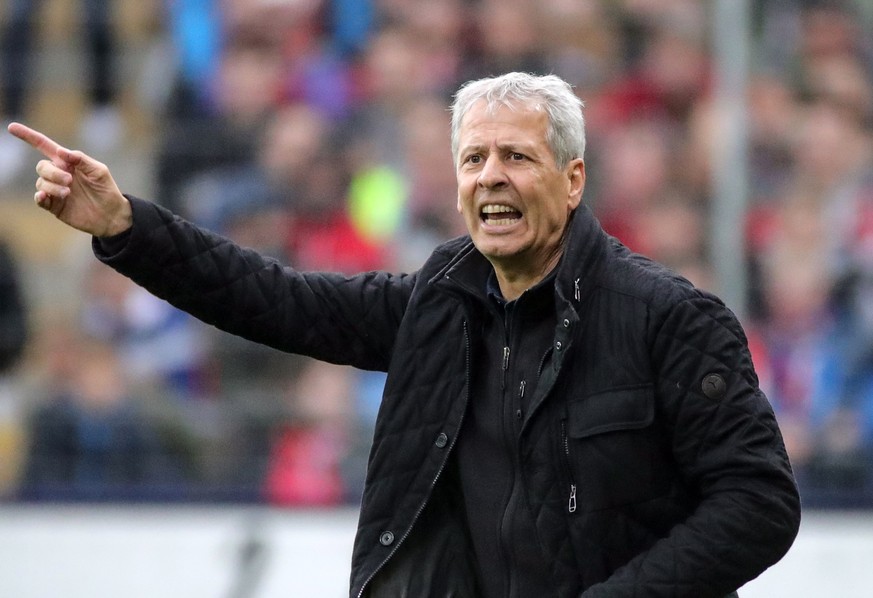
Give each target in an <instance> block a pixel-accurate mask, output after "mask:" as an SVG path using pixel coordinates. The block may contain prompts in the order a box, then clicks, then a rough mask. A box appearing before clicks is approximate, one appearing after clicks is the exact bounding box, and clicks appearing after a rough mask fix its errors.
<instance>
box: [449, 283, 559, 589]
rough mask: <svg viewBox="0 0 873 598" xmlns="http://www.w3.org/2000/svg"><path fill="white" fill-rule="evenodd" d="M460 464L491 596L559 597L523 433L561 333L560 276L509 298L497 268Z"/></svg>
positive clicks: (470, 520) (486, 298)
mask: <svg viewBox="0 0 873 598" xmlns="http://www.w3.org/2000/svg"><path fill="white" fill-rule="evenodd" d="M488 280H489V283H488V288H487V289H486V292H485V293H484V297H480V299H482V300H483V302H484V304H485V305H484V309H483V310H482V312H483V313H484V314H485V317H484V318H483V320H484V321H483V322H482V329H481V340H482V342H481V344H479V346H478V350H477V351H476V352H475V359H474V362H473V379H472V393H471V398H470V405H469V407H468V409H469V411H468V413H467V416H466V420H465V423H464V427H463V430H462V432H461V435H460V437H459V438H458V446H457V454H456V457H457V464H458V471H459V474H460V475H459V477H460V481H461V489H462V492H463V496H464V505H465V507H466V512H467V517H468V524H469V530H470V535H471V538H472V543H473V548H474V551H475V553H476V557H477V565H478V571H479V577H480V580H479V581H480V585H481V588H482V592H483V596H484V597H485V598H492V597H493V598H498V597H499V598H505V597H513V598H524V597H528V596H549V595H554V590H553V587H552V583H551V580H550V579H549V575H548V567H547V566H546V563H545V559H544V557H543V553H542V550H541V547H540V543H539V541H538V539H537V537H536V528H535V525H534V520H533V513H532V512H531V509H530V507H529V505H528V502H527V500H526V498H525V489H524V487H523V484H522V480H521V476H520V475H519V461H518V460H519V453H518V446H519V443H518V438H519V434H520V432H521V429H522V424H523V422H524V419H525V417H526V416H527V408H528V405H529V403H530V398H531V397H532V396H533V394H534V392H535V390H536V385H537V382H538V380H539V373H540V372H541V371H542V367H543V364H544V362H545V361H546V360H547V358H548V355H549V351H550V347H551V342H552V338H553V336H554V330H555V319H556V317H555V306H554V276H549V277H547V278H546V279H545V280H543V281H541V282H540V283H539V284H537V285H536V286H535V287H533V288H532V289H529V290H528V291H526V292H525V293H523V294H522V295H521V296H520V297H519V298H518V299H516V300H514V301H509V302H507V301H505V300H504V299H503V297H502V295H501V293H500V289H499V287H498V285H497V281H496V277H495V275H494V273H493V271H492V272H491V274H490V277H489V279H488Z"/></svg>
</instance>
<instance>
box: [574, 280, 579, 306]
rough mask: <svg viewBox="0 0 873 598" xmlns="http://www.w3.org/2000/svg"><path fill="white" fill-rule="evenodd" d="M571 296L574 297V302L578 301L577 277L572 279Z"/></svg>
mask: <svg viewBox="0 0 873 598" xmlns="http://www.w3.org/2000/svg"><path fill="white" fill-rule="evenodd" d="M573 296H574V297H575V298H576V302H577V303H578V302H579V279H578V278H577V279H576V280H574V281H573Z"/></svg>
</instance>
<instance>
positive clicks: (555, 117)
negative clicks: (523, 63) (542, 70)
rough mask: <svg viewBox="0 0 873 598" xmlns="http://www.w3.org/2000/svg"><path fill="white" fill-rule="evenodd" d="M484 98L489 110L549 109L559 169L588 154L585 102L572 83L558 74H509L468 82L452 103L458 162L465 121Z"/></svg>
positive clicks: (548, 138) (549, 135)
mask: <svg viewBox="0 0 873 598" xmlns="http://www.w3.org/2000/svg"><path fill="white" fill-rule="evenodd" d="M482 99H484V100H485V101H486V102H487V103H488V110H494V109H496V108H497V107H498V106H500V105H503V106H510V107H512V106H515V105H517V104H522V105H524V104H536V105H538V106H540V107H542V108H544V109H545V110H546V113H547V114H548V117H549V128H548V131H546V142H547V143H548V144H549V147H550V148H551V150H552V154H553V155H554V157H555V164H556V165H557V167H558V168H564V167H565V166H566V165H567V164H569V163H570V161H571V160H574V159H576V158H582V157H583V156H584V154H585V117H584V116H583V115H582V107H583V103H582V100H581V99H579V97H578V96H577V95H576V94H575V93H574V92H573V88H572V87H571V86H570V84H569V83H567V82H566V81H564V80H563V79H561V78H560V77H558V76H556V75H531V74H528V73H507V74H505V75H501V76H499V77H489V78H485V79H477V80H475V81H468V82H467V83H465V84H464V85H462V86H461V88H460V89H459V90H458V92H457V93H456V94H455V101H454V102H453V103H452V106H451V111H452V156H453V157H454V160H455V164H457V162H458V144H459V137H460V128H461V121H463V120H464V116H465V115H466V114H467V112H468V111H469V110H470V108H471V107H472V106H473V104H475V103H476V102H478V101H479V100H482Z"/></svg>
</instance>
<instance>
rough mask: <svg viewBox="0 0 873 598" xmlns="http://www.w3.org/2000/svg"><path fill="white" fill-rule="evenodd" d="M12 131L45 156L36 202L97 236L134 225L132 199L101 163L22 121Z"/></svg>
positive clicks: (10, 126) (38, 164) (37, 169)
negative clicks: (121, 189)
mask: <svg viewBox="0 0 873 598" xmlns="http://www.w3.org/2000/svg"><path fill="white" fill-rule="evenodd" d="M8 130H9V132H10V133H11V134H12V135H14V136H15V137H18V138H19V139H21V140H22V141H25V142H26V143H28V144H30V145H31V146H32V147H33V148H35V149H37V150H39V152H40V153H42V155H43V156H45V159H43V160H40V161H39V162H38V163H37V165H36V173H37V174H38V175H39V178H38V179H37V180H36V189H37V191H36V193H35V194H34V196H33V198H34V201H36V204H37V205H38V206H39V207H41V208H43V209H44V210H47V211H49V212H51V213H52V214H54V215H55V217H56V218H57V219H58V220H60V221H61V222H63V223H65V224H67V225H69V226H71V227H73V228H75V229H78V230H80V231H83V232H86V233H89V234H91V235H94V236H96V237H108V236H111V235H115V234H118V233H120V232H123V231H125V230H127V229H128V228H130V226H131V225H132V224H133V216H132V212H131V208H130V202H128V201H127V198H125V197H124V195H122V193H121V191H120V190H119V188H118V185H116V184H115V181H114V180H113V178H112V174H111V173H110V172H109V168H107V166H106V165H105V164H103V163H101V162H98V161H97V160H95V159H93V158H91V157H90V156H88V155H86V154H84V153H82V152H80V151H71V150H69V149H67V148H65V147H63V146H61V145H59V144H58V143H57V142H55V141H53V140H52V139H50V138H49V137H47V136H46V135H44V134H42V133H40V132H39V131H36V130H34V129H31V128H30V127H27V126H25V125H22V124H20V123H12V124H10V125H9V127H8Z"/></svg>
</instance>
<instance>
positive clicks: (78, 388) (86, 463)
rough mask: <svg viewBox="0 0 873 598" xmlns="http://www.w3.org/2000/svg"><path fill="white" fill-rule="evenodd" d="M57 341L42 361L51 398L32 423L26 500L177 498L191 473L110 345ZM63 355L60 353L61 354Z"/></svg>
mask: <svg viewBox="0 0 873 598" xmlns="http://www.w3.org/2000/svg"><path fill="white" fill-rule="evenodd" d="M57 332H58V333H59V338H60V339H63V340H66V341H72V343H68V342H65V343H64V344H63V346H59V345H58V344H57V343H55V344H54V345H53V346H52V347H51V351H52V352H53V353H50V354H48V355H45V356H44V358H45V359H46V360H47V362H48V364H49V366H50V367H51V368H53V371H50V373H49V376H50V377H49V379H48V380H47V385H46V386H45V387H44V389H45V392H46V395H45V396H43V397H42V399H41V401H40V402H39V404H38V405H37V406H36V408H35V409H34V411H33V413H32V416H31V418H30V422H29V425H28V436H29V438H30V442H29V450H28V452H27V458H26V466H25V471H24V476H23V479H22V482H21V488H20V493H21V494H20V495H21V498H23V499H25V500H86V501H107V500H110V501H119V500H142V499H154V498H166V497H177V496H178V495H179V494H180V492H181V491H182V490H183V487H182V486H181V483H182V481H183V480H184V474H185V472H186V469H187V467H186V466H185V465H184V461H183V460H182V459H181V455H169V454H168V453H167V452H166V450H165V448H166V447H165V446H164V445H163V444H162V438H161V432H160V428H159V426H158V425H157V423H156V421H154V420H152V419H151V418H150V417H149V416H148V415H147V414H146V413H145V412H144V411H143V409H142V406H141V404H140V403H139V399H137V398H135V397H134V395H132V394H131V390H130V387H129V386H128V383H127V380H126V379H125V375H124V372H123V370H122V366H121V363H120V361H119V360H118V358H117V356H116V354H115V352H114V349H113V347H112V346H111V345H110V344H107V343H106V342H103V341H98V340H96V339H93V338H83V337H80V336H76V335H73V336H71V337H70V336H65V335H64V334H63V331H57ZM59 353H63V355H61V354H59Z"/></svg>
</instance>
